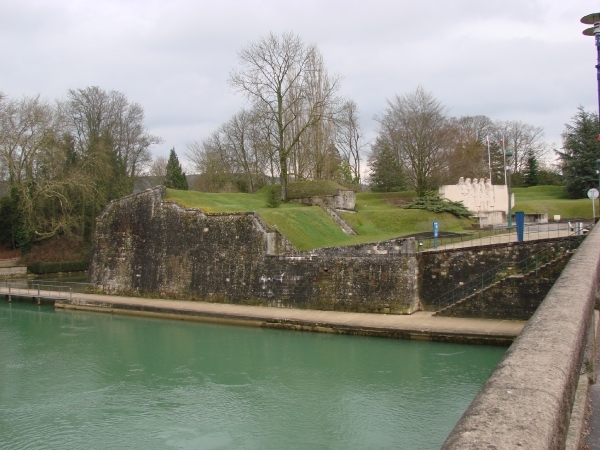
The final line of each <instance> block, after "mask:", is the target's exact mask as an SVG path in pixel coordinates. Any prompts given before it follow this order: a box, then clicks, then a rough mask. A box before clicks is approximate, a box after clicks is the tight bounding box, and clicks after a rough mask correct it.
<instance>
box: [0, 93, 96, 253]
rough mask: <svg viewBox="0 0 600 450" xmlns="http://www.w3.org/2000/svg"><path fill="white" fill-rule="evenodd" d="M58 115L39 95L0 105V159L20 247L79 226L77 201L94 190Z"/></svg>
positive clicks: (66, 232)
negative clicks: (70, 145) (64, 134)
mask: <svg viewBox="0 0 600 450" xmlns="http://www.w3.org/2000/svg"><path fill="white" fill-rule="evenodd" d="M60 119H61V117H60V115H59V114H58V113H57V111H56V109H55V108H54V107H52V106H51V105H50V104H49V103H48V102H46V101H44V100H41V99H40V97H39V96H36V97H23V98H21V99H18V100H10V101H6V102H4V103H3V104H2V105H0V162H1V165H2V166H3V167H5V172H6V177H7V178H8V182H9V185H10V196H11V202H12V205H13V208H14V210H13V212H12V214H13V221H14V223H13V230H14V232H13V234H14V235H16V239H15V240H16V242H14V243H15V244H17V245H18V246H20V247H21V248H22V249H25V248H27V247H28V245H29V244H30V243H31V242H34V241H39V240H43V239H47V238H50V237H52V236H55V235H56V234H59V233H61V234H69V233H71V232H73V231H75V230H78V229H79V225H80V216H79V214H78V212H79V211H78V204H79V202H80V200H81V197H82V196H83V195H85V194H86V193H87V194H88V195H90V196H91V195H92V193H91V192H89V191H91V189H92V188H91V186H90V184H89V182H88V181H89V180H88V177H87V176H86V174H85V173H84V172H83V171H82V170H81V169H80V168H79V167H77V166H76V165H75V164H73V160H72V158H71V157H70V156H71V155H70V150H71V149H70V148H69V145H68V142H65V139H64V137H63V136H61V130H62V128H61V127H62V123H61V120H60ZM67 141H68V139H67Z"/></svg>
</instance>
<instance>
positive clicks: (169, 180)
mask: <svg viewBox="0 0 600 450" xmlns="http://www.w3.org/2000/svg"><path fill="white" fill-rule="evenodd" d="M165 187H168V188H171V189H179V190H181V191H187V190H188V189H189V186H188V182H187V178H186V177H185V173H183V170H181V164H179V158H177V153H175V149H174V148H172V149H171V153H170V154H169V161H167V174H166V176H165Z"/></svg>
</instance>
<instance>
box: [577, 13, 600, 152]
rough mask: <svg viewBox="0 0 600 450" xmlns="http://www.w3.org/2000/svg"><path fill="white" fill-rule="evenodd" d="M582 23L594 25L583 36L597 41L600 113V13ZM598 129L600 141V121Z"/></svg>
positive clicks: (599, 104) (590, 15) (582, 20)
mask: <svg viewBox="0 0 600 450" xmlns="http://www.w3.org/2000/svg"><path fill="white" fill-rule="evenodd" d="M581 23H584V24H586V25H593V27H590V28H586V29H585V30H583V34H584V35H586V36H594V38H595V40H596V51H597V53H598V56H597V64H596V78H597V80H598V111H599V112H600V13H592V14H588V15H587V16H584V17H582V18H581ZM599 117H600V114H599ZM598 129H599V130H598V131H599V132H598V140H599V141H600V120H599V121H598Z"/></svg>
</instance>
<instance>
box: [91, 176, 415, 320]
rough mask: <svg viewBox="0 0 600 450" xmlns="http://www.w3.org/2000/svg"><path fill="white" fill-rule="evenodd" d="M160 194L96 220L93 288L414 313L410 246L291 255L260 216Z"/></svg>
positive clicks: (122, 204) (131, 199)
mask: <svg viewBox="0 0 600 450" xmlns="http://www.w3.org/2000/svg"><path fill="white" fill-rule="evenodd" d="M164 195H165V190H164V188H162V187H158V188H155V189H152V190H148V191H145V192H143V193H140V194H136V195H131V196H128V197H125V198H123V199H120V200H118V201H114V202H112V203H110V204H109V205H108V206H107V208H106V210H105V211H104V212H103V213H102V215H101V216H100V217H99V218H98V221H97V225H96V235H95V241H94V250H93V254H92V262H91V265H90V270H89V281H90V283H94V284H96V285H97V286H102V288H103V289H104V290H106V291H107V292H110V293H123V294H129V295H146V296H157V297H165V298H187V299H197V300H205V301H215V302H232V303H245V304H261V305H269V306H280V307H299V308H316V309H328V310H333V309H335V310H345V311H365V312H366V311H369V312H391V313H409V312H413V311H415V310H416V309H417V308H418V298H417V264H416V259H415V255H414V252H413V242H412V240H408V239H396V240H392V241H387V242H383V243H378V244H366V245H356V246H348V247H338V248H329V249H318V250H314V251H311V252H296V251H294V250H293V247H292V246H291V244H290V243H289V241H287V239H285V237H283V236H282V235H281V234H280V233H279V232H277V231H276V230H269V229H268V228H267V226H266V225H265V224H264V222H262V220H261V219H260V217H258V216H256V215H255V214H252V213H247V214H218V215H213V214H205V213H204V212H202V211H201V210H197V209H194V210H191V209H184V208H182V207H181V206H179V205H177V204H175V203H173V202H165V201H163V199H164Z"/></svg>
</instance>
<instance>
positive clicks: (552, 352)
mask: <svg viewBox="0 0 600 450" xmlns="http://www.w3.org/2000/svg"><path fill="white" fill-rule="evenodd" d="M598 249H600V226H596V227H595V228H594V229H593V230H592V232H591V233H590V234H589V235H588V236H587V237H586V239H585V240H584V241H583V243H582V244H581V246H580V247H579V248H578V250H577V252H576V253H575V255H574V256H573V257H572V258H571V260H570V262H569V263H568V264H567V266H566V267H565V269H564V270H563V272H562V274H561V275H560V277H559V278H558V280H557V281H556V283H554V286H552V289H551V290H550V292H549V293H548V295H547V296H546V298H545V299H544V301H543V302H542V304H541V305H540V307H539V308H538V309H537V311H536V313H535V314H534V315H533V317H532V318H531V319H530V320H529V321H528V322H527V325H526V326H525V328H524V329H523V331H522V332H521V334H520V335H519V337H518V338H517V340H515V342H514V343H513V344H512V345H511V347H510V348H509V349H508V350H507V352H506V354H505V355H504V357H503V358H502V360H501V361H500V363H498V366H497V367H496V369H495V370H494V372H493V373H492V375H491V376H490V378H489V379H488V380H487V381H486V383H485V385H484V386H483V388H482V389H481V391H480V392H479V393H478V394H477V396H476V397H475V399H474V400H473V402H472V403H471V405H470V406H469V408H468V409H467V411H466V412H465V413H464V414H463V416H462V418H461V419H460V421H459V422H458V424H457V425H456V427H455V428H454V430H453V431H452V433H451V434H450V436H449V437H448V438H447V440H446V442H445V443H444V445H443V447H442V449H445V450H449V449H456V450H471V449H473V450H474V449H482V448H489V449H492V448H495V449H515V448H522V449H529V450H536V449H540V450H542V449H543V450H546V449H564V448H565V444H566V441H567V435H568V434H569V435H571V436H572V435H573V434H575V438H574V439H576V440H578V438H579V433H578V432H575V433H569V432H568V430H569V422H570V419H571V414H572V409H573V405H574V400H575V393H576V391H577V389H578V385H579V386H582V385H583V387H582V388H581V389H583V390H587V384H588V382H589V381H591V379H593V378H594V374H593V367H594V363H595V326H594V303H595V300H596V299H597V298H598V293H599V280H600V252H599V251H598ZM590 370H591V371H592V372H591V373H590ZM581 389H580V391H581ZM584 402H585V400H584ZM572 448H579V446H578V445H577V443H575V444H574V446H573V447H572Z"/></svg>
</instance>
